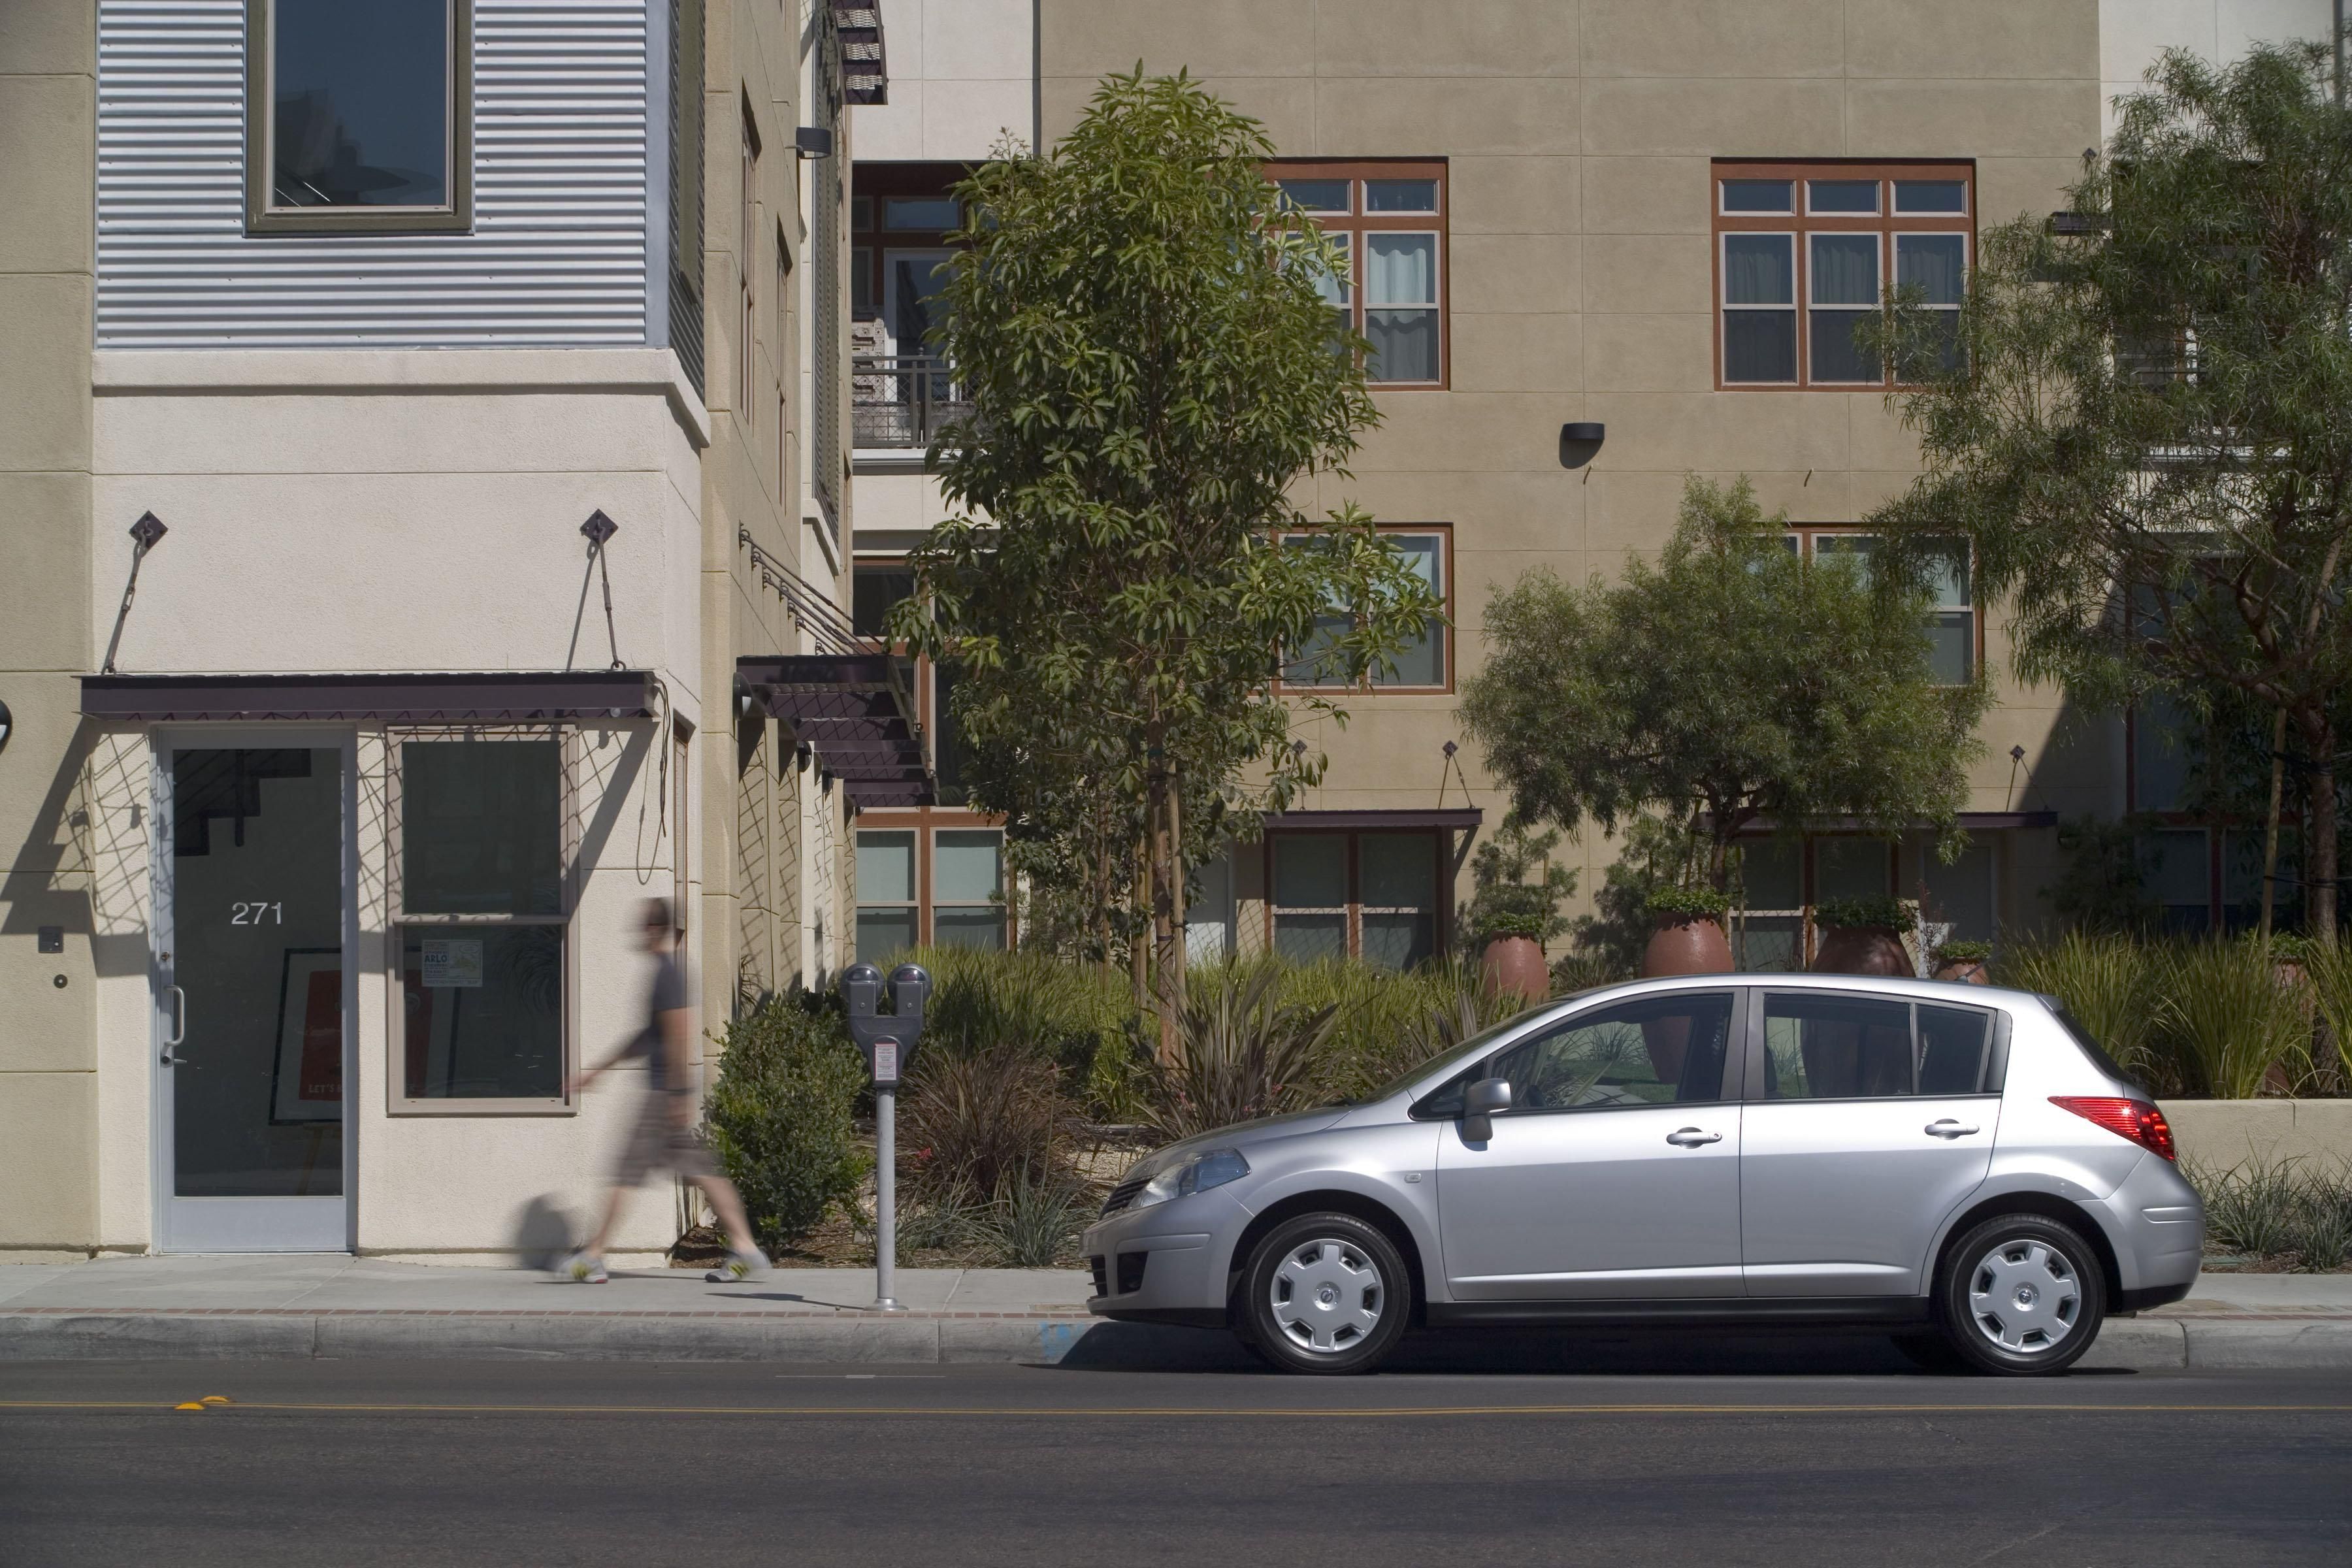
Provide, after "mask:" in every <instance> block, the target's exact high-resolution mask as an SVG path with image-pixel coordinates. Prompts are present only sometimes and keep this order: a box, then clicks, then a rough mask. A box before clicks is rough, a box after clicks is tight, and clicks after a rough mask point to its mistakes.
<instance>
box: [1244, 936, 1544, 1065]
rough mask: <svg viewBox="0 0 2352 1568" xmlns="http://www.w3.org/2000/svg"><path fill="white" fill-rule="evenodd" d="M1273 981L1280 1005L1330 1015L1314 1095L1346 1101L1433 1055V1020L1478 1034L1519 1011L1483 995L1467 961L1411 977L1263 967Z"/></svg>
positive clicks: (1342, 966)
mask: <svg viewBox="0 0 2352 1568" xmlns="http://www.w3.org/2000/svg"><path fill="white" fill-rule="evenodd" d="M1247 967H1249V968H1250V969H1252V970H1253V971H1255V969H1258V968H1268V969H1272V970H1273V971H1275V972H1276V973H1277V975H1278V976H1279V979H1278V981H1277V985H1278V987H1279V994H1280V996H1281V999H1282V1000H1283V1001H1285V1002H1287V1003H1292V1004H1296V1005H1299V1006H1303V1007H1308V1008H1316V1007H1325V1006H1328V1007H1329V1008H1331V1009H1332V1020H1331V1035H1330V1038H1329V1040H1328V1042H1327V1044H1326V1045H1325V1047H1323V1049H1322V1050H1321V1051H1319V1052H1318V1060H1317V1063H1316V1067H1315V1071H1314V1083H1313V1085H1312V1086H1311V1089H1312V1092H1314V1093H1317V1094H1319V1095H1321V1096H1324V1097H1328V1098H1335V1099H1352V1098H1355V1097H1358V1096H1360V1095H1364V1094H1368V1093H1370V1091H1371V1090H1373V1089H1378V1088H1379V1087H1380V1086H1381V1085H1382V1084H1385V1083H1387V1082H1389V1081H1390V1080H1391V1079H1394V1078H1396V1077H1397V1076H1398V1075H1399V1074H1400V1073H1402V1072H1404V1071H1405V1070H1406V1069H1408V1068H1412V1067H1415V1066H1418V1065H1419V1064H1420V1063H1421V1062H1423V1061H1425V1060H1427V1059H1428V1058H1429V1057H1430V1056H1432V1055H1433V1054H1435V1047H1430V1046H1428V1044H1427V1038H1428V1035H1427V1030H1426V1027H1425V1025H1426V1023H1427V1020H1428V1019H1429V1018H1430V1017H1431V1016H1433V1015H1434V1016H1443V1017H1453V1018H1458V1017H1461V1016H1465V1014H1466V1015H1468V1016H1475V1017H1477V1018H1478V1019H1479V1020H1480V1022H1479V1024H1478V1027H1480V1028H1484V1027H1486V1026H1487V1025H1488V1024H1493V1023H1497V1022H1500V1021H1501V1020H1502V1019H1503V1018H1506V1017H1507V1016H1510V1015H1511V1014H1512V1013H1514V1012H1517V1010H1518V1008H1519V1006H1520V1003H1519V1002H1518V1000H1517V998H1516V997H1511V996H1496V994H1494V993H1493V992H1491V991H1489V990H1488V989H1487V988H1486V980H1485V977H1484V976H1483V975H1482V974H1481V973H1479V970H1478V966H1477V965H1476V964H1475V963H1471V962H1470V961H1468V960H1466V959H1461V958H1445V959H1433V960H1430V961H1428V962H1425V963H1421V964H1419V965H1417V966H1416V967H1414V968H1412V969H1411V970H1405V971H1402V972H1401V971H1397V970H1392V969H1381V968H1379V967H1377V966H1375V965H1373V964H1369V963H1306V964H1291V963H1282V962H1281V961H1279V960H1261V961H1259V962H1258V963H1255V964H1253V965H1249V966H1247Z"/></svg>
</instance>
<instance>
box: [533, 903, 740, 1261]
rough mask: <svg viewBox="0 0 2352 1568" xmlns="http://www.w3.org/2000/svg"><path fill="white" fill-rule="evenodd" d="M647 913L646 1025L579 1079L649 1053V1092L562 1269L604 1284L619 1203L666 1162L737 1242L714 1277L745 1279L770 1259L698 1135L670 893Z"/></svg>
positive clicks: (690, 1025)
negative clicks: (600, 1208) (597, 1215)
mask: <svg viewBox="0 0 2352 1568" xmlns="http://www.w3.org/2000/svg"><path fill="white" fill-rule="evenodd" d="M644 920H645V924H644V930H643V936H644V941H645V948H646V952H649V953H651V954H652V955H653V960H654V971H653V976H652V988H651V990H650V992H649V993H648V994H647V996H646V1023H645V1026H644V1027H643V1028H642V1029H640V1030H638V1031H637V1033H635V1035H633V1036H631V1037H629V1040H628V1043H627V1044H625V1045H624V1046H623V1047H621V1048H620V1049H619V1050H617V1051H615V1052H614V1054H613V1055H612V1057H611V1058H609V1059H607V1060H606V1061H605V1062H604V1064H603V1065H601V1066H599V1067H595V1068H590V1069H589V1070H588V1072H587V1073H586V1074H585V1075H584V1076H583V1078H582V1079H580V1083H579V1089H578V1092H580V1093H583V1094H584V1093H586V1092H587V1089H588V1086H589V1085H590V1084H592V1083H594V1082H595V1081H596V1079H599V1078H601V1077H602V1076H604V1074H605V1073H607V1072H609V1071H611V1070H612V1069H613V1068H615V1067H617V1066H619V1065H620V1064H621V1063H622V1062H625V1061H627V1060H628V1059H630V1058H633V1057H643V1058H645V1059H646V1087H647V1088H648V1089H651V1090H652V1092H651V1093H650V1094H648V1095H647V1096H646V1101H645V1104H644V1105H643V1106H642V1107H640V1108H639V1110H638V1112H637V1120H636V1124H635V1127H634V1128H633V1129H632V1130H631V1131H630V1133H629V1141H628V1142H627V1143H625V1144H624V1145H623V1146H622V1149H621V1159H620V1163H619V1165H618V1166H617V1167H616V1168H615V1169H614V1173H613V1192H612V1195H611V1197H609V1198H608V1199H607V1200H606V1201H605V1204H604V1221H603V1223H601V1224H600V1225H598V1226H596V1234H595V1235H593V1236H592V1237H589V1238H588V1241H587V1244H586V1245H585V1246H583V1247H582V1248H581V1249H580V1250H579V1251H577V1252H575V1253H573V1254H572V1256H571V1257H570V1258H566V1259H565V1260H564V1263H563V1268H562V1274H563V1275H564V1277H565V1278H567V1279H573V1280H577V1281H579V1282H580V1283H582V1284H583V1285H602V1284H604V1282H605V1280H606V1279H609V1278H610V1276H609V1275H607V1274H606V1273H605V1271H604V1243H605V1241H606V1240H607V1239H608V1238H609V1237H611V1236H612V1234H613V1226H614V1224H615V1223H616V1222H617V1221H618V1220H619V1219H620V1217H621V1205H623V1204H624V1203H625V1202H627V1201H628V1196H629V1194H631V1193H632V1192H634V1191H635V1190H636V1188H637V1187H638V1186H640V1185H642V1184H644V1182H645V1179H646V1176H647V1175H648V1174H649V1173H652V1172H653V1171H654V1169H655V1168H656V1167H661V1166H666V1167H667V1168H668V1169H670V1170H673V1171H676V1172H677V1173H678V1174H679V1175H680V1176H681V1177H683V1178H685V1179H686V1180H687V1181H688V1182H690V1183H692V1184H694V1185H696V1186H698V1187H700V1188H701V1189H702V1192H703V1195H704V1196H705V1197H707V1198H709V1200H710V1206H711V1209H712V1210H713V1211H714V1212H715V1213H716V1214H717V1215H719V1224H720V1225H721V1226H724V1227H725V1228H726V1231H727V1240H728V1243H729V1245H730V1247H732V1248H733V1250H732V1251H730V1253H729V1254H728V1256H727V1262H726V1264H725V1266H724V1267H723V1268H720V1269H719V1270H717V1271H715V1272H714V1273H712V1274H711V1275H709V1278H710V1279H745V1278H747V1277H748V1276H751V1275H753V1274H758V1273H762V1272H764V1271H765V1270H766V1268H767V1267H768V1260H767V1258H765V1257H764V1256H762V1255H761V1251H760V1249H759V1247H757V1246H756V1245H754V1243H753V1242H752V1239H751V1222H750V1221H749V1220H748V1219H746V1218H745V1217H744V1214H743V1200H742V1198H741V1196H740V1195H739V1194H737V1193H736V1191H735V1184H734V1183H732V1182H730V1181H729V1180H728V1179H727V1178H726V1177H724V1176H722V1175H720V1174H719V1166H718V1163H717V1162H716V1161H714V1160H712V1159H711V1157H710V1151H709V1149H708V1148H706V1147H704V1145H703V1142H702V1140H701V1139H700V1138H698V1137H697V1136H696V1135H695V1130H694V1124H695V1121H696V1112H697V1111H698V1110H699V1109H700V1107H699V1103H698V1095H697V1094H696V1093H695V1084H694V1058H693V1048H694V1014H693V1012H692V1010H691V1009H690V1008H688V1005H687V1000H686V972H685V971H684V970H683V969H681V968H679V967H678V963H677V958H676V956H674V954H673V953H672V952H671V948H672V945H673V941H674V939H673V935H672V933H673V930H674V928H673V926H672V924H671V920H670V907H669V900H667V899H647V900H646V902H645V913H644Z"/></svg>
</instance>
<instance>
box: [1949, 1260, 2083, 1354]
mask: <svg viewBox="0 0 2352 1568" xmlns="http://www.w3.org/2000/svg"><path fill="white" fill-rule="evenodd" d="M2082 1310H2083V1285H2082V1279H2081V1278H2080V1276H2079V1275H2078V1273H2077V1272H2076V1270H2075V1268H2074V1259H2072V1258H2068V1257H2067V1256H2066V1255H2065V1254H2064V1253H2063V1252H2061V1251H2059V1250H2058V1249H2057V1248H2056V1247H2052V1246H2051V1245H2050V1244H2049V1243H2048V1242H2046V1241H2041V1240H2036V1239H2033V1238H2032V1237H2018V1238H2017V1239H2015V1240H2011V1241H2004V1242H2002V1243H2001V1244H2000V1245H1999V1246H1998V1247H1992V1248H1990V1250H1989V1251H1987V1252H1986V1253H1985V1254H1984V1256H1983V1257H1982V1258H1979V1259H1978V1260H1977V1266H1976V1268H1974V1269H1973V1270H1971V1271H1970V1273H1969V1321H1970V1322H1972V1323H1974V1324H1975V1325H1976V1327H1977V1331H1978V1332H1979V1333H1980V1334H1982V1335H1984V1337H1985V1338H1986V1339H1988V1340H1990V1341H1991V1342H1993V1343H1994V1344H1997V1345H1999V1346H2000V1348H2001V1349H2003V1350H2005V1351H2008V1352H2011V1354H2013V1355H2041V1354H2043V1353H2046V1352H2050V1351H2052V1350H2055V1349H2056V1348H2057V1347H2058V1346H2059V1345H2060V1344H2061V1343H2063V1342H2064V1341H2065V1339H2066V1337H2067V1336H2068V1335H2069V1334H2071V1333H2073V1332H2074V1330H2075V1327H2076V1324H2077V1322H2078V1321H2079V1320H2080V1317H2081V1313H2082Z"/></svg>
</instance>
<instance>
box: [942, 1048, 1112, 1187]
mask: <svg viewBox="0 0 2352 1568" xmlns="http://www.w3.org/2000/svg"><path fill="white" fill-rule="evenodd" d="M901 1111H902V1118H901V1125H900V1130H899V1131H900V1136H899V1142H900V1146H901V1147H902V1148H904V1149H907V1150H908V1151H910V1152H911V1153H910V1156H909V1170H908V1173H909V1175H910V1176H911V1177H912V1178H913V1180H912V1184H913V1185H914V1186H915V1187H917V1188H918V1189H919V1190H921V1191H923V1192H927V1193H933V1194H941V1195H944V1194H949V1193H952V1192H956V1191H958V1190H961V1191H964V1192H967V1193H970V1194H977V1195H978V1196H979V1197H980V1198H981V1199H982V1201H985V1200H987V1199H990V1198H993V1197H995V1196H996V1195H997V1194H999V1193H1000V1192H1002V1190H1003V1188H1004V1186H1005V1184H1007V1183H1009V1182H1011V1181H1013V1179H1014V1178H1016V1177H1021V1178H1034V1179H1040V1180H1042V1179H1044V1178H1045V1177H1047V1176H1049V1175H1054V1174H1056V1173H1062V1172H1064V1171H1065V1170H1066V1158H1067V1150H1068V1146H1069V1131H1070V1125H1069V1124H1070V1121H1071V1115H1070V1107H1069V1104H1068V1102H1067V1101H1066V1100H1064V1099H1063V1097H1062V1087H1061V1079H1060V1075H1059V1074H1058V1073H1057V1072H1056V1071H1055V1067H1054V1064H1053V1063H1052V1062H1050V1061H1047V1060H1045V1059H1044V1058H1040V1057H1033V1056H1026V1055H1024V1054H1023V1053H1022V1052H1021V1051H1020V1050H1019V1049H1018V1047H1013V1046H1010V1045H995V1046H992V1047H988V1048H987V1049H986V1050H984V1051H982V1052H981V1053H979V1054H978V1055H975V1056H936V1057H929V1058H917V1065H916V1069H915V1076H914V1080H913V1082H912V1083H910V1084H909V1085H908V1091H907V1094H906V1099H905V1102H904V1104H903V1106H902V1107H901Z"/></svg>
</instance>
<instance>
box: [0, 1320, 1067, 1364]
mask: <svg viewBox="0 0 2352 1568" xmlns="http://www.w3.org/2000/svg"><path fill="white" fill-rule="evenodd" d="M1111 1326H1113V1325H1110V1324H1106V1323H1098V1322H1097V1321H1095V1320H1093V1319H1091V1318H1084V1317H1072V1318H1013V1317H1003V1318H994V1319H972V1318H948V1317H938V1318H923V1317H915V1316H912V1315H909V1316H908V1317H903V1318H900V1317H890V1318H883V1317H875V1318H836V1319H828V1318H819V1317H784V1316H781V1315H778V1316H754V1315H744V1316H733V1317H716V1316H714V1317H705V1318H697V1317H689V1316H685V1315H677V1316H671V1315H667V1314H661V1313H645V1314H630V1313H596V1314H590V1313H543V1314H542V1313H530V1312H450V1313H431V1314H425V1313H392V1312H385V1313H374V1312H335V1313H317V1314H313V1313H305V1312H286V1313H258V1312H257V1313H237V1314H234V1315H231V1314H221V1315H213V1314H208V1313H187V1314H180V1313H170V1312H109V1311H103V1310H94V1311H81V1312H58V1311H50V1312H38V1313H35V1312H5V1311H0V1361H86V1360H89V1361H97V1360H103V1361H178V1360H213V1359H219V1360H233V1361H255V1360H310V1359H313V1358H317V1359H326V1360H338V1361H422V1360H436V1361H437V1360H455V1361H711V1362H727V1361H742V1362H753V1361H774V1362H816V1363H828V1364H835V1363H841V1364H855V1363H867V1362H902V1363H937V1362H990V1363H1022V1362H1026V1363H1037V1364H1045V1365H1050V1364H1052V1363H1056V1362H1059V1361H1060V1360H1061V1359H1062V1358H1063V1357H1064V1356H1066V1355H1067V1354H1068V1353H1069V1352H1070V1351H1071V1350H1072V1349H1074V1348H1075V1347H1076V1345H1077V1343H1078V1342H1079V1341H1080V1340H1081V1339H1083V1338H1086V1337H1087V1335H1088V1334H1089V1333H1091V1332H1095V1331H1100V1330H1102V1329H1105V1328H1109V1327H1111Z"/></svg>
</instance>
